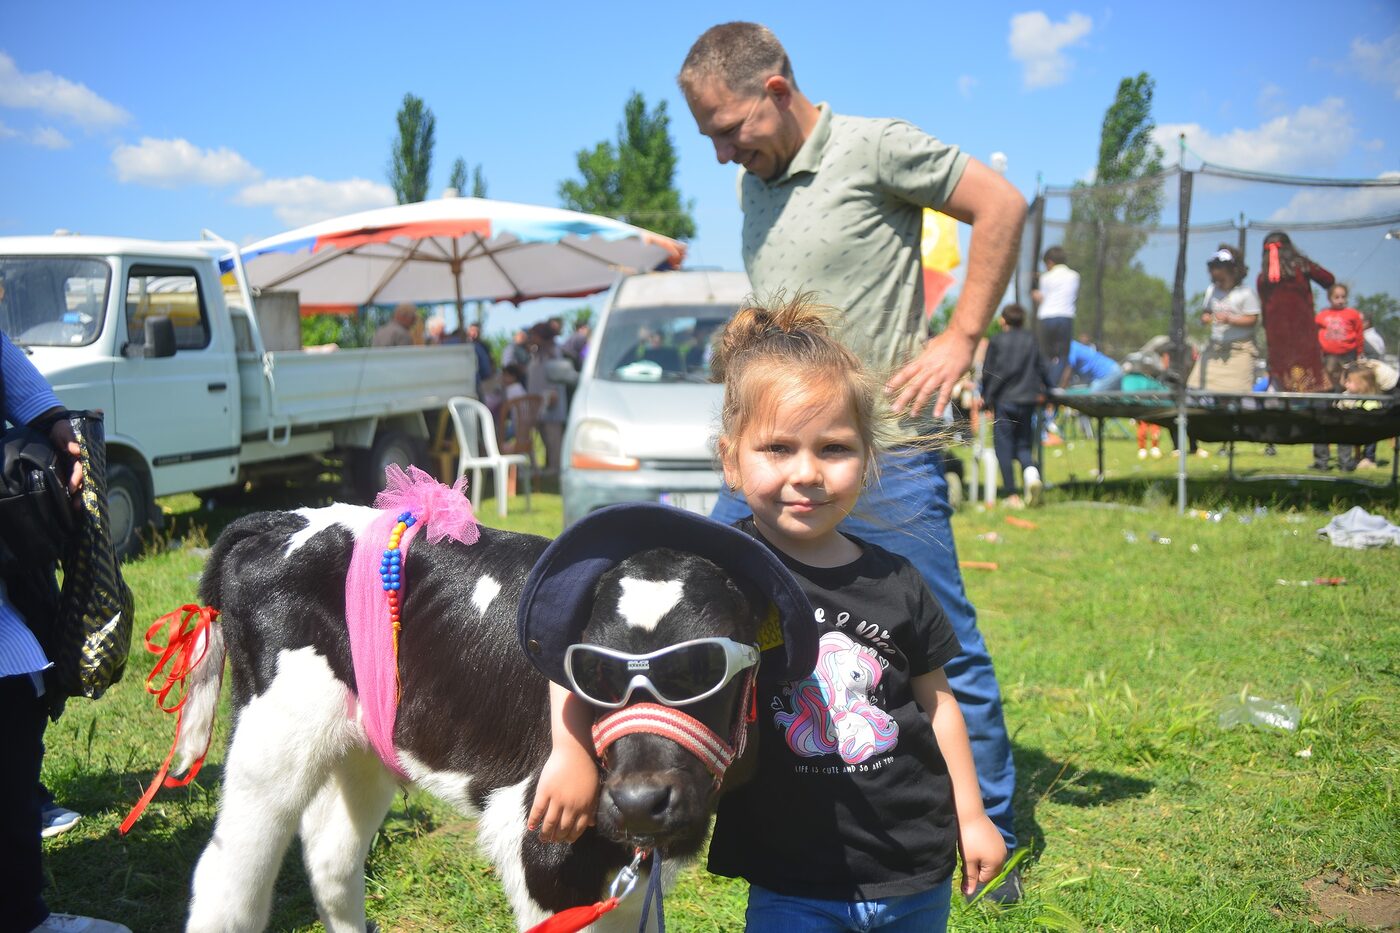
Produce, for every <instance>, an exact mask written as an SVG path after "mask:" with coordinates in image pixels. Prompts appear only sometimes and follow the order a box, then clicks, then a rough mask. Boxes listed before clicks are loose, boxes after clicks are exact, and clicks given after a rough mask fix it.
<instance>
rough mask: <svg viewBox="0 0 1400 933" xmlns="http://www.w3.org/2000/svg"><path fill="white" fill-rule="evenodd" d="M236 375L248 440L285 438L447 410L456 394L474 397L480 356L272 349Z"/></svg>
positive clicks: (448, 350) (463, 350)
mask: <svg viewBox="0 0 1400 933" xmlns="http://www.w3.org/2000/svg"><path fill="white" fill-rule="evenodd" d="M265 373H266V375H265ZM238 375H239V380H238V381H239V385H240V388H241V394H242V407H243V436H244V437H245V438H254V437H259V436H261V437H266V436H267V433H268V430H269V428H271V429H272V430H273V431H274V432H276V433H278V434H281V433H282V432H284V431H285V430H286V429H287V428H288V427H291V428H307V427H315V426H318V425H326V424H331V423H334V422H342V421H346V420H349V419H352V418H366V417H376V416H378V417H383V416H386V415H396V414H401V413H404V412H410V411H421V410H423V409H425V408H430V407H446V406H447V400H448V399H450V398H451V397H452V396H454V395H475V394H476V393H475V385H476V354H475V353H474V352H473V351H472V349H471V347H470V346H469V345H466V344H458V345H454V346H446V347H386V348H374V349H367V350H333V351H331V352H328V353H316V352H306V351H300V350H273V351H269V352H267V353H266V354H264V355H263V356H262V357H259V356H257V355H255V354H240V355H239V360H238ZM433 400H435V401H433ZM425 402H430V404H425Z"/></svg>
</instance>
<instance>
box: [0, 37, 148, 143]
mask: <svg viewBox="0 0 1400 933" xmlns="http://www.w3.org/2000/svg"><path fill="white" fill-rule="evenodd" d="M0 107H14V108H21V109H28V110H38V111H41V112H43V113H46V114H49V115H50V116H61V117H67V118H68V119H70V120H72V121H73V122H74V123H77V124H78V125H79V126H81V127H84V128H86V129H95V128H100V127H106V126H115V125H117V124H119V123H125V122H126V121H127V120H129V119H131V115H130V114H129V113H127V112H126V111H125V110H123V109H122V108H120V107H118V106H117V105H116V104H114V103H112V102H111V101H108V100H104V99H103V98H101V97H99V96H98V95H97V94H95V93H93V92H92V91H91V90H89V89H88V87H87V85H84V84H78V83H76V82H74V81H69V80H68V79H67V78H63V77H60V76H59V75H56V74H54V73H53V72H51V71H32V72H29V73H27V74H26V73H24V72H22V71H20V70H19V66H17V65H16V64H15V60H14V59H13V58H11V57H10V56H9V55H7V54H5V53H4V52H0Z"/></svg>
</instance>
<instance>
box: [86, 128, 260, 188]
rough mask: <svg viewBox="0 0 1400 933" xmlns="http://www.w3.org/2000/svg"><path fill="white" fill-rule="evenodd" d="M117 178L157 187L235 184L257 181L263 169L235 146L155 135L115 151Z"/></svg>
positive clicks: (113, 160)
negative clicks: (205, 145)
mask: <svg viewBox="0 0 1400 933" xmlns="http://www.w3.org/2000/svg"><path fill="white" fill-rule="evenodd" d="M112 165H113V166H114V167H115V168H116V170H117V178H118V179H119V180H121V181H124V182H134V183H135V184H138V185H149V186H151V187H153V188H183V187H185V186H187V185H211V186H215V187H217V186H221V185H232V184H239V183H242V182H250V181H254V180H256V179H258V178H261V177H262V173H261V172H259V171H258V170H257V169H256V168H254V167H253V166H252V165H250V164H249V163H248V160H247V159H245V158H243V157H242V156H241V155H239V154H238V153H236V152H234V151H233V150H232V149H224V148H220V149H201V148H199V147H198V146H196V145H193V144H192V143H190V142H189V141H188V140H184V139H151V138H150V137H145V138H143V139H142V140H141V142H140V143H139V144H138V145H135V146H130V145H121V146H118V147H117V148H116V149H115V150H113V151H112Z"/></svg>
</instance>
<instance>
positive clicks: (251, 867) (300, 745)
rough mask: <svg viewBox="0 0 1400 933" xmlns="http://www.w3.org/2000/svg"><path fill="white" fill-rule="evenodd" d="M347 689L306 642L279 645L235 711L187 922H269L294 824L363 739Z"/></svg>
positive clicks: (243, 925) (228, 926) (236, 929)
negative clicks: (270, 675)
mask: <svg viewBox="0 0 1400 933" xmlns="http://www.w3.org/2000/svg"><path fill="white" fill-rule="evenodd" d="M349 702H350V699H349V692H348V690H347V688H346V687H345V685H344V684H343V683H341V682H340V681H338V680H337V679H336V678H335V675H334V674H333V673H332V672H331V668H330V665H328V664H327V663H326V661H325V659H324V658H323V657H321V656H320V655H319V654H317V653H316V652H315V651H313V650H312V649H310V648H299V649H296V650H294V651H283V652H282V653H281V654H280V655H279V657H278V661H277V675H276V677H275V678H274V679H273V681H272V683H271V684H270V685H269V686H268V688H267V689H266V690H265V691H264V692H263V693H261V694H260V695H257V696H254V697H253V698H252V699H251V700H250V701H249V702H248V703H247V705H246V706H244V707H243V708H242V709H241V710H239V711H238V719H237V722H236V723H235V726H234V731H233V739H232V741H230V743H229V749H228V757H227V760H226V761H225V764H224V781H223V788H222V791H221V800H220V804H219V816H218V819H217V820H216V821H215V823H214V838H213V839H211V840H210V842H209V845H208V846H207V847H206V848H205V850H204V854H203V855H201V856H200V859H199V864H198V865H197V866H196V867H195V872H194V892H193V897H192V899H191V902H190V917H189V924H188V926H187V929H188V930H189V931H191V933H242V931H250V933H252V931H257V930H262V929H264V928H265V927H266V926H267V921H268V915H269V913H270V912H271V908H272V886H273V883H274V882H275V881H276V880H277V870H278V868H279V867H280V866H281V864H282V856H283V855H284V854H285V852H286V850H287V843H288V842H289V841H290V840H291V836H292V832H293V830H294V829H295V828H296V826H297V822H298V820H299V819H300V818H301V815H302V812H303V811H304V810H305V809H306V806H307V804H308V803H309V802H310V801H311V798H312V796H313V795H314V794H315V793H316V791H317V790H318V789H319V788H321V787H322V786H323V785H325V784H326V783H327V778H328V775H329V772H330V770H331V769H332V768H333V767H334V766H335V764H336V763H337V762H338V761H339V760H340V759H342V758H343V757H344V756H345V754H346V752H347V751H348V750H350V749H351V748H354V747H356V746H357V745H362V743H363V733H362V732H361V730H360V729H359V727H358V726H357V725H356V724H355V723H354V722H353V721H352V720H351V719H350V716H349V714H348V709H349V706H348V704H349Z"/></svg>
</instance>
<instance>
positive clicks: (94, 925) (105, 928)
mask: <svg viewBox="0 0 1400 933" xmlns="http://www.w3.org/2000/svg"><path fill="white" fill-rule="evenodd" d="M32 933H131V928H130V927H124V926H122V925H121V924H120V923H113V922H112V921H110V920H98V919H96V918H94V917H75V916H74V915H73V914H49V919H47V920H45V921H44V922H43V923H41V924H39V925H38V926H37V927H35V928H34V930H33V931H32Z"/></svg>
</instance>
